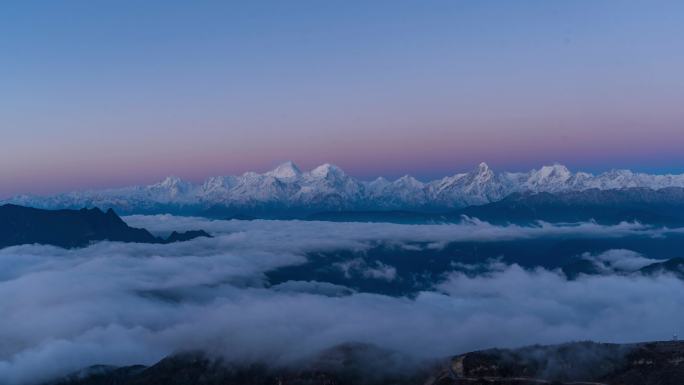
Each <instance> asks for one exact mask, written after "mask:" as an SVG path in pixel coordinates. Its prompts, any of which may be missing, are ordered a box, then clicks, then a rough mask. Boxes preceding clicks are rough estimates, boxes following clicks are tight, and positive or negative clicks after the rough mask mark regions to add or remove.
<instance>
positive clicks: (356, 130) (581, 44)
mask: <svg viewBox="0 0 684 385" xmlns="http://www.w3.org/2000/svg"><path fill="white" fill-rule="evenodd" d="M1 7H2V8H1V9H0V49H1V52H2V53H1V55H2V56H3V57H2V61H0V79H2V87H0V98H1V99H2V101H3V102H2V103H0V130H2V138H3V140H2V142H1V143H2V144H0V195H11V194H16V193H31V192H33V193H46V192H56V191H65V190H72V189H79V188H88V187H104V186H115V185H126V184H132V183H145V182H151V181H154V180H157V179H160V178H162V177H163V176H165V175H169V174H174V175H180V176H182V177H185V178H188V179H194V180H199V179H202V178H204V177H206V176H209V175H217V174H235V173H241V172H244V171H246V170H264V169H267V168H270V167H272V166H273V165H275V164H277V163H279V162H281V161H284V160H290V159H291V160H294V161H295V162H297V163H298V164H300V165H301V166H302V167H303V168H308V167H313V166H315V165H317V164H320V163H324V162H331V163H336V164H338V165H339V166H341V167H343V168H344V169H345V170H347V171H348V172H349V173H351V174H353V175H355V176H358V177H361V178H371V177H374V176H377V175H386V176H390V177H392V176H398V175H402V174H405V173H411V174H414V175H416V176H418V177H422V178H430V177H435V176H438V175H444V174H450V173H454V172H457V171H462V170H465V169H469V168H471V167H473V166H474V165H476V164H477V163H479V162H481V161H487V162H488V163H489V164H491V165H492V166H493V167H495V168H499V169H508V170H520V169H526V168H531V167H537V166H539V165H541V164H547V163H552V162H561V163H565V164H567V165H568V166H570V167H571V168H574V169H585V170H589V171H601V170H606V169H610V168H614V167H626V168H633V169H637V170H644V171H654V172H684V166H682V161H683V160H684V155H682V151H681V148H682V146H683V145H684V127H683V123H684V111H683V110H684V109H682V108H681V101H682V100H684V76H682V73H681V68H684V3H683V2H680V1H617V0H605V1H583V0H575V1H292V2H283V1H251V2H231V1H192V2H187V1H145V2H139V1H63V2H44V1H40V2H39V1H13V2H5V3H3V5H2V6H1Z"/></svg>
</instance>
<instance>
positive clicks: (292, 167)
mask: <svg viewBox="0 0 684 385" xmlns="http://www.w3.org/2000/svg"><path fill="white" fill-rule="evenodd" d="M266 175H268V176H272V177H274V178H278V179H291V178H297V177H299V176H300V175H302V171H301V170H300V169H299V167H297V165H296V164H294V162H292V161H287V162H285V163H282V164H280V165H278V167H276V168H274V169H273V170H271V171H269V172H267V173H266Z"/></svg>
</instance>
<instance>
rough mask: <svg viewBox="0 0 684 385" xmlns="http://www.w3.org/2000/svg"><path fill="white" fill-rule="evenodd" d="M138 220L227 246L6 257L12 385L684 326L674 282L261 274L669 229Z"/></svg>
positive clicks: (1, 314) (627, 336)
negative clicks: (417, 245) (396, 250)
mask: <svg viewBox="0 0 684 385" xmlns="http://www.w3.org/2000/svg"><path fill="white" fill-rule="evenodd" d="M126 220H127V221H128V222H129V223H130V224H132V225H134V226H141V227H147V228H149V229H150V230H152V231H153V232H156V233H165V232H170V231H172V230H188V229H205V230H207V231H209V232H210V233H212V234H213V235H215V237H214V238H211V239H207V238H199V239H195V240H193V241H190V242H184V243H178V244H171V245H143V244H122V243H109V242H103V243H99V244H96V245H93V246H90V247H88V248H84V249H79V250H63V249H58V248H54V247H48V246H20V247H12V248H6V249H3V250H0V341H1V343H0V383H2V384H8V385H16V384H31V383H35V382H38V381H42V380H46V379H50V378H54V377H55V376H58V375H62V374H65V373H67V372H70V371H73V370H76V369H80V368H82V367H85V366H88V365H93V364H111V365H128V364H137V363H143V364H150V363H153V362H155V361H157V360H158V359H160V358H162V357H163V356H165V355H167V354H170V353H172V352H174V351H178V350H185V349H204V350H208V351H211V352H215V353H218V354H222V355H223V356H225V357H226V358H228V359H232V360H258V359H269V360H272V361H275V362H282V363H287V362H292V361H294V360H298V359H302V358H305V357H306V356H307V355H310V354H314V353H316V352H318V351H320V350H322V349H325V348H328V347H331V346H334V345H337V344H340V343H344V342H351V341H354V342H367V343H373V344H377V345H379V346H381V347H384V348H389V349H394V350H399V351H402V352H407V353H409V354H411V355H414V356H417V357H441V356H446V355H450V354H455V353H459V352H463V351H468V350H473V349H479V348H485V347H491V346H518V345H523V344H529V343H554V342H563V341H567V340H577V339H595V340H602V341H636V340H650V339H663V338H667V337H668V336H670V335H672V334H673V333H676V332H678V329H679V328H680V326H681V325H680V323H681V320H684V283H683V282H682V281H680V280H678V279H676V278H674V277H671V276H659V277H655V278H653V277H626V276H605V277H583V278H580V279H578V280H576V281H570V282H569V281H567V280H566V279H565V278H564V277H563V276H561V275H559V274H558V273H555V272H549V271H546V270H536V271H525V270H523V269H521V268H520V267H517V266H508V267H503V268H501V269H499V270H497V271H494V272H491V273H489V274H487V275H485V276H481V277H477V278H469V277H467V276H465V275H462V274H457V273H454V274H452V275H450V276H449V277H448V279H447V280H446V281H445V282H443V283H441V284H440V285H439V286H438V288H437V291H434V292H424V293H421V294H419V295H418V296H417V297H416V298H415V299H408V298H395V297H389V296H383V295H376V294H365V293H354V292H352V291H349V292H345V290H344V288H343V287H339V286H334V285H330V284H327V283H320V282H290V283H285V284H281V285H278V286H276V287H273V288H265V287H264V286H263V285H262V283H263V279H264V276H263V274H264V272H266V271H269V270H271V269H274V268H277V267H280V266H285V265H291V264H298V263H303V262H305V261H306V257H305V254H306V253H307V252H310V251H320V250H333V249H340V248H345V249H353V250H365V249H368V248H369V247H370V246H371V245H372V243H373V242H377V241H384V242H393V243H396V244H397V245H405V243H407V242H427V243H431V244H435V243H446V242H449V241H453V240H480V241H487V240H494V239H517V238H534V237H548V236H566V235H572V236H582V237H584V236H586V237H595V236H602V237H606V236H615V237H620V236H627V235H634V234H639V235H643V236H661V235H662V232H663V230H655V229H651V228H648V227H644V226H642V225H639V224H621V225H618V226H600V225H597V224H592V223H586V224H582V225H579V226H574V227H559V226H551V225H542V226H540V227H537V228H525V227H518V226H508V227H499V226H492V225H489V224H485V223H481V222H472V223H467V224H462V225H434V226H406V225H390V224H360V223H356V224H352V223H320V222H298V221H293V222H283V221H253V222H241V221H208V220H203V219H197V218H176V217H170V216H154V217H143V216H136V217H128V218H126ZM550 257H552V256H550ZM366 267H368V266H366ZM377 267H378V266H372V265H371V268H377ZM386 277H389V275H387V276H386Z"/></svg>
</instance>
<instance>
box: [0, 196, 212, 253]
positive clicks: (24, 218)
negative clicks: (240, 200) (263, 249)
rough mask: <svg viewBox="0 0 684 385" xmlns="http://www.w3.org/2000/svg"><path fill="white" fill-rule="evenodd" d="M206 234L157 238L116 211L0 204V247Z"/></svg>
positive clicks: (69, 245) (78, 244) (193, 235)
mask: <svg viewBox="0 0 684 385" xmlns="http://www.w3.org/2000/svg"><path fill="white" fill-rule="evenodd" d="M200 236H205V237H208V236H209V234H207V233H205V232H204V231H191V232H187V233H174V234H172V235H171V237H169V238H168V239H161V238H157V237H155V236H153V235H152V234H150V232H149V231H147V230H145V229H137V228H133V227H130V226H128V225H127V224H126V223H125V222H124V221H123V220H122V219H121V218H120V217H119V216H118V215H116V213H115V212H114V211H113V210H111V209H109V210H107V212H103V211H102V210H100V209H98V208H94V209H81V210H41V209H35V208H30V207H22V206H16V205H3V206H0V248H2V247H8V246H16V245H22V244H33V243H37V244H45V245H53V246H59V247H65V248H73V247H83V246H87V245H88V244H90V243H91V242H96V241H104V240H108V241H116V242H139V243H168V242H177V241H184V240H189V239H192V238H196V237H200Z"/></svg>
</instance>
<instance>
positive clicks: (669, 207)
mask: <svg viewBox="0 0 684 385" xmlns="http://www.w3.org/2000/svg"><path fill="white" fill-rule="evenodd" d="M456 214H459V215H467V216H470V217H476V218H478V219H481V220H484V221H489V222H492V223H531V222H535V221H539V220H542V221H546V222H555V223H557V222H581V221H587V220H595V221H597V222H599V223H609V224H614V223H619V222H622V221H627V222H632V221H637V222H642V223H649V224H653V225H681V224H682V223H684V189H682V188H665V189H661V190H652V189H647V188H631V189H623V190H597V189H593V190H586V191H574V192H564V193H557V194H551V193H537V194H513V195H510V196H508V197H506V198H505V199H503V200H501V201H498V202H494V203H489V204H486V205H483V206H471V207H467V208H464V209H462V210H459V211H458V212H457V213H456Z"/></svg>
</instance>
